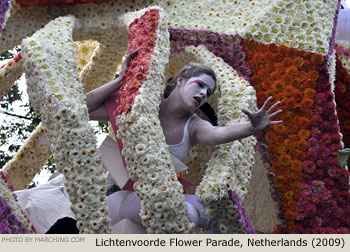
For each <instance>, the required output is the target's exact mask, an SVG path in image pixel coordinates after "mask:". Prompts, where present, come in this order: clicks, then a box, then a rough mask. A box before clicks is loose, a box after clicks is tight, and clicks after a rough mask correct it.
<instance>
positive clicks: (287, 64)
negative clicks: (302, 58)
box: [282, 57, 293, 67]
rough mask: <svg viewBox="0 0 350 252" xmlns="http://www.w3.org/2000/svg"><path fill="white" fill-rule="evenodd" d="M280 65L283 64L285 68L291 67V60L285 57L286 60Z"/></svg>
mask: <svg viewBox="0 0 350 252" xmlns="http://www.w3.org/2000/svg"><path fill="white" fill-rule="evenodd" d="M282 63H283V65H284V66H285V67H289V66H292V65H293V59H292V58H289V57H286V58H284V59H283V61H282Z"/></svg>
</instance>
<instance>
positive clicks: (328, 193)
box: [321, 189, 332, 202]
mask: <svg viewBox="0 0 350 252" xmlns="http://www.w3.org/2000/svg"><path fill="white" fill-rule="evenodd" d="M321 197H322V200H324V201H326V202H328V201H329V200H330V199H331V197H332V193H331V191H329V190H328V189H323V190H322V192H321Z"/></svg>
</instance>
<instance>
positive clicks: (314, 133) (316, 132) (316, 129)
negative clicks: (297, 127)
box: [311, 125, 322, 138]
mask: <svg viewBox="0 0 350 252" xmlns="http://www.w3.org/2000/svg"><path fill="white" fill-rule="evenodd" d="M321 134H322V132H321V130H320V128H319V125H317V127H311V136H313V137H316V138H320V136H321Z"/></svg>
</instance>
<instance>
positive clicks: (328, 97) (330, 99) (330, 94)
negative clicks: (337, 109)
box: [325, 91, 334, 102]
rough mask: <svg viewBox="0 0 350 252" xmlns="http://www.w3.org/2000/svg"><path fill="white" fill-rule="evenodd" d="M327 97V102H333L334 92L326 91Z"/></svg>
mask: <svg viewBox="0 0 350 252" xmlns="http://www.w3.org/2000/svg"><path fill="white" fill-rule="evenodd" d="M325 98H326V101H327V102H333V99H334V95H333V92H331V91H328V92H326V93H325Z"/></svg>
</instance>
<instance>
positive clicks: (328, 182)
mask: <svg viewBox="0 0 350 252" xmlns="http://www.w3.org/2000/svg"><path fill="white" fill-rule="evenodd" d="M323 181H324V185H325V187H326V188H327V189H330V188H333V187H334V180H333V179H330V178H325V179H324V180H323Z"/></svg>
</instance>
